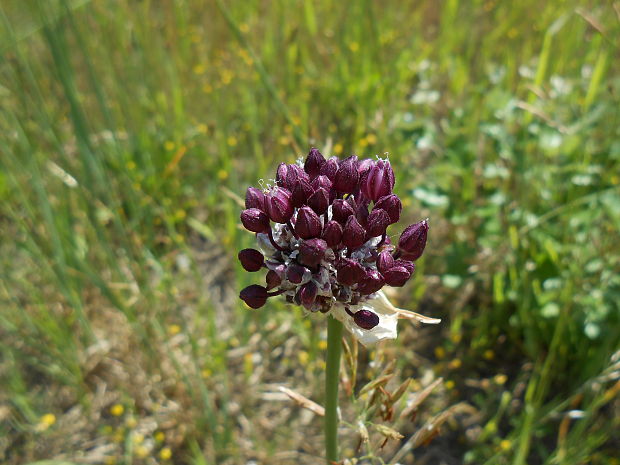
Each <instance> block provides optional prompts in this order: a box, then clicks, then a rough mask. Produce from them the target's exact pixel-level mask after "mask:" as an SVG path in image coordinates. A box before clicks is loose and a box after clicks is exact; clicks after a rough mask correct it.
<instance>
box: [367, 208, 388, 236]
mask: <svg viewBox="0 0 620 465" xmlns="http://www.w3.org/2000/svg"><path fill="white" fill-rule="evenodd" d="M389 224H390V216H389V215H388V214H387V212H386V211H385V210H381V209H380V208H379V209H377V210H373V211H371V212H370V214H369V215H368V221H367V223H366V232H367V233H368V237H377V236H383V234H385V230H386V229H387V227H388V226H389Z"/></svg>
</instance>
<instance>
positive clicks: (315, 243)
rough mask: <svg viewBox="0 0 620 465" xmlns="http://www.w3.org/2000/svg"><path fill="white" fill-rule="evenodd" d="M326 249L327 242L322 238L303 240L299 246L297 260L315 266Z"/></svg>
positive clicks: (321, 258)
mask: <svg viewBox="0 0 620 465" xmlns="http://www.w3.org/2000/svg"><path fill="white" fill-rule="evenodd" d="M326 250H327V243H326V242H325V241H324V240H323V239H310V240H307V241H303V242H302V243H301V245H300V246H299V261H300V262H301V263H303V264H304V265H306V266H311V267H315V266H317V265H318V264H319V263H321V260H323V257H324V256H325V251H326Z"/></svg>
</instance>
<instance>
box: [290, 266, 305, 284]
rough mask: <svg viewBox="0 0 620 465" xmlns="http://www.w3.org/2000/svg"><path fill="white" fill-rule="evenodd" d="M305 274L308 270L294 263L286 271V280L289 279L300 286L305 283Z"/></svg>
mask: <svg viewBox="0 0 620 465" xmlns="http://www.w3.org/2000/svg"><path fill="white" fill-rule="evenodd" d="M305 272H306V268H304V267H303V266H301V265H296V264H295V263H293V264H291V265H289V266H288V268H287V269H286V279H288V280H289V281H290V282H292V283H293V284H299V283H301V282H302V281H303V279H304V273H305Z"/></svg>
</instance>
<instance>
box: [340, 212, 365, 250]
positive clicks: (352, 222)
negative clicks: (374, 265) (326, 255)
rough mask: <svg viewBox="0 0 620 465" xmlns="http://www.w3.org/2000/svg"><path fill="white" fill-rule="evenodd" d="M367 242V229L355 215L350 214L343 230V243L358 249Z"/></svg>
mask: <svg viewBox="0 0 620 465" xmlns="http://www.w3.org/2000/svg"><path fill="white" fill-rule="evenodd" d="M364 242H366V231H365V230H364V228H362V225H361V224H359V222H358V221H357V219H356V218H355V217H354V216H349V218H348V219H347V222H346V224H345V225H344V229H343V231H342V243H343V244H344V245H345V246H346V247H347V248H349V249H356V248H357V247H359V246H360V245H362V244H363V243H364Z"/></svg>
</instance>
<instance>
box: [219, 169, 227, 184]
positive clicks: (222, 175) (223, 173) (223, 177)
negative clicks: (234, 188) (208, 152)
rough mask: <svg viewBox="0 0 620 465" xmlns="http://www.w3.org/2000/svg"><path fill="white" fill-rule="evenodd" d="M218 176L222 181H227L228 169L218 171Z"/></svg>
mask: <svg viewBox="0 0 620 465" xmlns="http://www.w3.org/2000/svg"><path fill="white" fill-rule="evenodd" d="M217 178H218V179H219V180H220V181H225V180H226V179H228V171H226V170H224V169H222V170H219V171H218V172H217Z"/></svg>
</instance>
